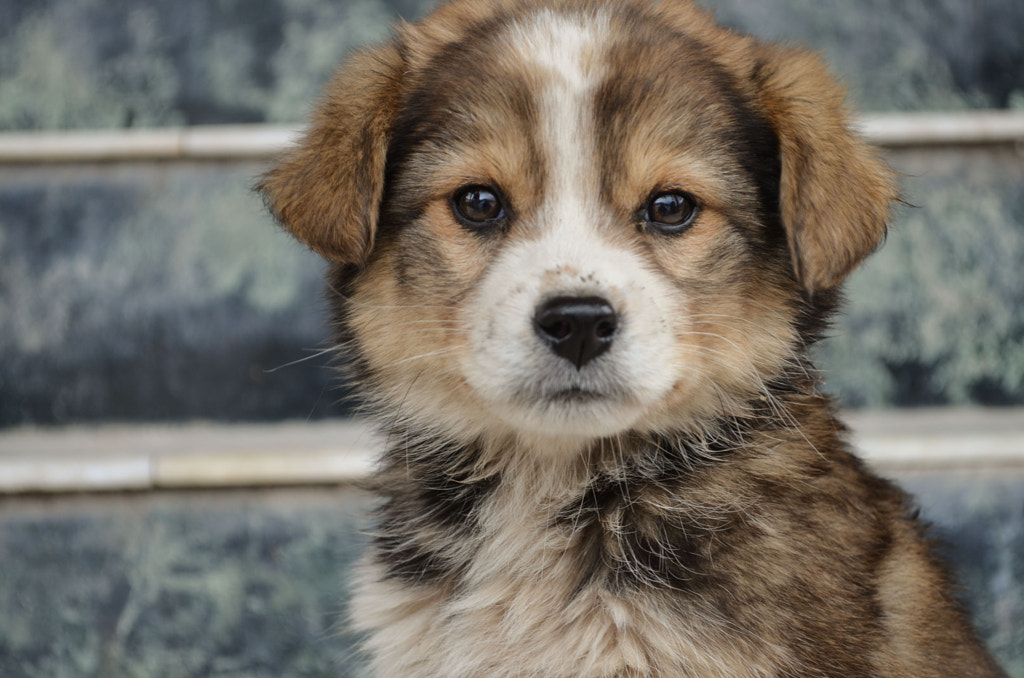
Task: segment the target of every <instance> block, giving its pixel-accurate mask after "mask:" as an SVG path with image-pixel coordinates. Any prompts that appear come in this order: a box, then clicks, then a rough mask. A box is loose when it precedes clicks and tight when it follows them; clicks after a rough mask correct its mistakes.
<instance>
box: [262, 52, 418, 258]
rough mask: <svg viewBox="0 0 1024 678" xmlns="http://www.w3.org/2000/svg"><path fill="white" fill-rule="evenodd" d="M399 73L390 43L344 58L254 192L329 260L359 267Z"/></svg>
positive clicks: (373, 223)
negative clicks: (296, 139) (291, 144)
mask: <svg viewBox="0 0 1024 678" xmlns="http://www.w3.org/2000/svg"><path fill="white" fill-rule="evenodd" d="M403 70H404V68H403V60H402V56H401V53H400V52H399V50H398V48H397V46H395V45H394V44H392V43H389V44H386V45H384V46H381V47H378V48H375V49H374V50H372V51H366V52H361V53H359V54H357V55H355V56H354V57H353V58H351V59H350V60H349V62H348V63H347V64H346V65H345V67H344V68H342V69H341V70H340V71H339V72H338V74H337V75H335V76H334V79H333V80H332V81H331V82H330V83H329V85H328V86H327V89H326V92H325V94H324V96H323V99H322V100H321V102H320V105H319V106H318V107H317V109H316V111H315V112H314V114H313V119H312V121H311V124H310V127H309V129H308V130H307V131H306V132H305V135H304V136H303V138H302V140H301V142H300V143H299V145H298V146H297V147H296V148H295V149H294V150H292V151H290V152H289V153H288V154H287V155H286V156H285V157H284V159H283V161H282V162H281V164H280V165H278V166H277V167H275V168H274V169H272V170H271V171H269V172H268V173H267V174H265V175H264V176H263V177H262V179H261V181H260V182H259V184H257V186H256V189H257V190H258V191H260V192H261V193H262V194H263V199H264V202H265V203H266V205H267V207H268V208H269V209H270V212H271V213H272V214H273V215H274V217H275V218H276V219H277V220H278V221H279V222H280V223H281V225H283V226H284V227H285V228H287V229H288V230H289V231H291V232H292V234H293V235H295V237H296V238H298V239H299V240H301V241H302V242H303V243H305V244H306V245H308V246H309V247H310V248H311V249H312V250H314V251H315V252H317V253H318V254H320V255H321V256H323V257H325V258H327V259H330V260H331V261H336V262H339V263H342V264H351V265H355V266H362V265H363V264H365V263H366V259H367V257H368V256H369V253H370V250H371V249H372V247H373V241H374V236H375V233H376V230H377V219H378V213H379V211H380V203H381V198H382V195H383V192H384V164H385V160H386V157H387V151H388V139H389V137H390V135H391V128H392V125H393V123H394V121H395V117H396V115H397V111H398V106H399V99H400V94H401V79H402V73H403Z"/></svg>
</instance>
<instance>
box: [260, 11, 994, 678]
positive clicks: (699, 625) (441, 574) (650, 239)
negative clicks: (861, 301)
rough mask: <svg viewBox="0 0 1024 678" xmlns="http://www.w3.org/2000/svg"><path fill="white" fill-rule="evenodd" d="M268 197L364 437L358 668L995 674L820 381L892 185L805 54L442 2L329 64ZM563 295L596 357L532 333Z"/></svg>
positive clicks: (907, 514) (597, 677)
mask: <svg viewBox="0 0 1024 678" xmlns="http://www.w3.org/2000/svg"><path fill="white" fill-rule="evenodd" d="M472 187H477V188H479V187H484V188H486V189H487V190H489V191H493V192H494V193H495V194H496V195H497V197H496V199H497V200H499V201H500V203H501V205H502V206H503V210H502V212H501V215H500V216H499V217H494V218H493V219H492V220H490V221H487V222H486V223H484V222H474V221H473V220H472V219H467V217H466V216H465V215H464V214H461V213H460V212H459V210H460V209H461V208H460V207H459V204H458V199H459V196H460V195H462V193H461V192H462V191H464V190H467V189H468V188H472ZM260 188H261V190H262V191H263V193H264V195H265V197H266V200H267V203H268V205H269V207H270V209H271V210H272V211H273V213H274V214H275V215H276V216H277V218H278V219H279V220H280V221H281V223H282V224H283V225H284V226H285V227H286V228H287V229H289V230H290V231H291V232H292V233H293V234H294V235H295V236H296V237H297V238H298V239H300V240H301V241H303V242H305V243H306V244H308V245H309V246H310V247H311V248H313V249H314V250H316V251H317V252H319V253H320V254H322V255H324V256H325V257H326V258H328V259H329V260H330V261H332V262H333V266H332V271H331V274H330V277H331V283H330V289H331V294H332V296H331V299H332V302H333V304H334V306H335V310H336V314H337V325H338V342H339V346H341V347H343V348H345V349H346V351H347V353H346V355H347V356H348V360H349V363H350V364H349V368H350V371H352V372H353V376H354V377H355V379H356V381H357V382H358V385H359V387H360V388H361V393H362V395H363V396H364V398H365V400H366V403H367V408H368V409H369V410H370V411H371V412H374V413H376V414H377V415H378V417H379V420H380V422H381V427H382V429H383V432H384V434H385V437H386V439H387V441H388V444H387V449H386V450H385V451H384V454H383V456H382V460H381V467H380V470H379V473H378V474H377V477H376V480H375V487H376V489H377V491H378V492H379V493H380V495H381V498H382V505H381V508H380V511H379V527H378V529H377V533H376V534H375V536H374V542H373V546H372V548H371V549H370V551H369V552H368V554H367V555H366V557H365V558H364V560H363V562H362V565H361V566H360V570H359V572H360V574H359V582H358V584H357V587H356V593H355V596H354V599H353V603H352V619H353V624H354V626H355V627H356V628H357V629H359V630H361V631H363V632H365V633H366V636H367V641H366V648H367V650H368V652H369V654H370V656H371V662H372V666H373V670H374V673H375V675H377V676H381V677H388V678H419V677H422V678H427V677H441V676H444V677H448V678H479V677H482V676H487V677H489V678H527V677H544V678H627V677H629V678H634V677H635V678H641V677H643V678H663V677H664V678H668V677H685V678H698V677H700V678H727V677H728V678H735V677H755V676H756V677H762V676H764V677H767V676H808V677H811V676H816V677H824V676H833V677H836V678H838V677H844V678H845V677H848V676H878V677H883V676H884V677H893V678H895V677H906V678H910V677H911V676H913V677H915V678H920V677H935V678H938V677H940V676H948V675H958V676H978V677H982V676H988V677H992V676H999V675H1002V674H1001V673H1000V672H999V669H998V667H996V666H995V664H994V663H993V662H992V660H991V659H990V658H988V656H987V654H986V653H985V650H984V649H983V647H982V645H981V644H980V642H979V641H978V640H977V639H976V637H975V636H974V634H973V632H972V631H971V629H970V627H969V624H968V623H967V621H966V619H965V617H964V614H963V612H962V611H961V610H960V608H959V607H958V605H957V603H956V601H955V599H954V598H953V596H952V594H951V590H950V585H949V581H948V577H947V575H946V574H945V572H944V570H943V569H942V567H941V565H940V564H938V563H937V561H936V560H935V558H934V557H933V556H932V555H931V553H930V550H929V549H930V547H929V544H928V541H927V538H926V536H925V535H924V530H923V528H922V527H921V526H920V525H918V523H917V522H916V519H915V518H914V517H913V513H912V509H911V507H910V504H909V501H908V499H907V497H906V496H905V495H903V493H902V492H901V491H900V490H898V489H897V488H895V487H894V486H892V485H891V484H889V483H887V482H885V481H883V480H881V479H879V478H877V477H875V476H873V475H872V474H871V473H869V472H868V471H867V470H866V469H865V468H864V467H863V466H862V464H861V463H860V462H859V461H858V459H857V458H856V457H855V456H854V455H853V454H852V453H851V452H850V451H849V450H848V447H847V444H846V441H845V437H846V436H845V429H844V428H843V427H842V424H841V423H839V422H838V420H837V419H836V417H835V415H834V412H833V407H832V405H831V403H830V401H829V400H828V398H827V397H826V396H824V395H822V394H820V393H819V392H818V390H817V386H818V384H817V379H816V376H815V373H814V369H813V366H812V365H811V362H810V359H809V357H808V355H807V351H808V347H809V345H811V344H813V342H814V341H815V340H816V339H817V337H818V335H819V333H820V332H821V330H822V328H823V327H824V324H825V323H826V322H827V319H828V316H829V314H830V313H832V312H833V310H834V308H835V306H836V304H837V303H838V293H837V287H838V285H839V283H840V282H841V281H842V280H843V278H844V277H845V276H846V275H847V274H848V273H849V272H850V271H851V270H852V269H853V268H854V267H855V266H856V265H857V264H858V263H859V262H860V261H861V260H862V259H863V258H864V257H865V256H867V255H868V254H869V253H870V252H871V251H872V250H873V249H874V248H875V247H876V246H877V245H878V244H879V243H880V241H881V240H882V238H883V235H884V232H885V222H886V218H887V215H888V211H889V207H890V204H891V202H892V201H893V200H894V198H895V195H896V194H895V188H894V186H893V183H892V173H891V172H890V170H889V169H888V168H887V167H885V165H884V164H883V163H881V162H880V161H879V160H878V159H877V158H876V157H875V155H874V152H873V151H872V150H871V149H870V148H869V147H868V146H866V145H865V144H864V143H863V142H862V141H861V140H860V139H859V138H858V137H857V136H856V135H855V134H853V133H852V132H851V131H850V129H849V121H848V118H847V113H846V110H845V104H844V102H843V94H842V91H841V89H840V88H839V87H838V86H837V85H836V84H835V83H834V81H833V80H832V79H831V77H830V76H829V75H828V74H827V73H826V71H825V69H824V67H823V65H822V63H821V61H820V59H818V58H817V57H815V56H813V55H810V54H808V53H806V52H803V51H800V50H795V49H789V48H779V47H775V46H770V45H764V44H762V43H759V42H757V41H755V40H753V39H751V38H748V37H744V36H740V35H736V34H734V33H732V32H730V31H727V30H725V29H723V28H720V27H718V26H716V25H715V24H714V23H713V21H712V20H711V18H710V16H709V15H708V14H707V13H705V12H703V11H701V10H699V9H698V8H696V7H695V6H694V5H692V4H691V3H690V2H688V1H687V0H663V1H662V2H660V3H650V2H646V1H645V0H527V1H525V2H522V1H519V2H513V1H512V0H456V1H455V2H451V3H449V4H445V5H442V6H441V7H440V8H438V10H436V11H435V12H434V13H433V14H432V15H430V16H429V17H427V18H426V19H425V20H424V21H423V22H421V23H419V24H416V25H402V26H400V27H399V28H398V29H397V30H396V33H395V37H394V38H393V39H392V40H391V41H390V42H388V43H386V44H384V45H383V46H380V47H377V48H373V49H371V50H370V51H367V52H363V53H360V54H359V55H357V56H356V57H354V58H353V59H352V60H351V61H350V63H349V64H348V65H347V66H345V67H344V68H343V69H342V70H341V71H339V73H338V75H337V76H336V77H335V79H334V81H333V82H332V83H331V84H330V85H329V86H328V89H327V94H326V95H325V98H324V100H323V102H322V103H321V106H320V108H319V109H318V112H317V113H316V114H315V116H314V118H313V120H312V124H311V127H310V129H309V131H308V132H307V134H306V136H305V138H304V140H303V142H302V143H301V144H300V145H299V146H298V148H296V149H295V150H294V151H293V152H292V153H291V154H290V155H289V156H288V157H286V158H285V159H284V160H283V162H282V164H281V165H280V166H279V167H277V168H276V169H274V170H272V171H271V172H270V173H269V174H267V175H266V177H265V178H264V180H263V182H262V184H261V186H260ZM666 192H668V193H673V192H674V193H675V194H679V193H680V192H682V193H685V194H686V195H687V196H689V198H688V200H692V201H695V203H694V204H696V205H697V210H698V211H697V212H696V213H695V215H696V216H695V217H694V219H693V220H692V223H690V222H688V223H687V224H686V225H685V226H682V227H680V228H679V229H676V230H672V229H666V228H664V227H665V224H663V223H660V222H657V221H656V220H654V219H653V218H652V217H651V214H652V212H651V209H652V208H651V206H652V205H653V204H654V202H653V201H654V200H655V198H656V196H659V195H663V194H665V193H666ZM560 298H570V299H572V300H576V301H580V300H592V299H598V300H599V301H600V302H601V303H602V304H605V305H606V306H607V308H608V309H609V310H610V312H611V313H612V317H613V318H614V321H615V326H614V333H613V334H611V335H609V336H611V338H610V339H608V342H609V344H608V346H606V347H605V348H606V349H607V350H606V351H605V352H603V353H599V354H596V357H588V358H586V360H584V359H583V358H582V357H581V358H579V361H580V362H575V363H574V362H572V361H573V360H574V359H575V354H573V355H569V354H567V353H566V354H558V355H556V350H555V348H553V345H551V344H550V342H549V339H550V337H548V338H545V337H546V335H545V334H544V332H546V331H547V330H544V329H543V328H542V323H541V320H540V318H541V309H542V308H544V307H546V305H547V304H548V303H549V302H551V301H552V300H558V299H560ZM580 303H582V302H580ZM609 346H610V348H609ZM580 355H581V356H582V354H580Z"/></svg>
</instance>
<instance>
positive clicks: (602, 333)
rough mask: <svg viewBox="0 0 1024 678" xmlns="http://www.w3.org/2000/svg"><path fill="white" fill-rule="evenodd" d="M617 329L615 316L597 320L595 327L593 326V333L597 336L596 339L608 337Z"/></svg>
mask: <svg viewBox="0 0 1024 678" xmlns="http://www.w3.org/2000/svg"><path fill="white" fill-rule="evenodd" d="M618 329H619V325H618V323H616V322H615V318H614V317H613V318H610V319H607V320H602V321H601V322H599V323H598V324H597V327H596V328H594V335H595V336H597V338H598V339H610V338H611V337H612V335H614V334H615V332H616V331H617V330H618Z"/></svg>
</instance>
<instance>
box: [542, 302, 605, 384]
mask: <svg viewBox="0 0 1024 678" xmlns="http://www.w3.org/2000/svg"><path fill="white" fill-rule="evenodd" d="M533 328H534V330H536V332H537V335H538V336H539V337H540V338H541V339H543V340H544V341H545V342H546V343H547V344H548V346H550V347H551V350H552V351H554V352H555V354H556V355H558V356H561V357H562V358H565V359H566V360H568V361H569V362H571V363H572V364H573V365H575V366H576V369H579V368H581V367H583V366H584V365H586V364H587V363H588V362H590V361H591V360H593V359H594V358H596V357H597V356H599V355H601V354H602V353H604V352H605V351H607V350H608V348H609V347H610V346H611V345H612V340H613V339H614V338H615V333H616V331H617V330H618V329H619V321H618V318H616V316H615V309H613V308H612V306H611V304H609V303H608V302H607V301H605V300H604V299H602V298H601V297H555V298H554V299H549V300H548V301H545V302H544V303H543V304H541V305H540V306H538V307H537V311H536V312H535V313H534V315H533Z"/></svg>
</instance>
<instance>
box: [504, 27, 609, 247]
mask: <svg viewBox="0 0 1024 678" xmlns="http://www.w3.org/2000/svg"><path fill="white" fill-rule="evenodd" d="M608 33H609V26H608V20H607V18H606V17H604V16H602V15H597V16H587V17H583V16H572V15H563V14H557V13H555V12H553V11H550V10H545V11H541V12H538V13H536V14H534V15H532V16H531V17H530V18H529V19H527V20H525V21H523V22H521V23H519V24H517V25H516V26H515V27H514V28H513V29H512V35H511V39H512V40H511V41H512V44H513V45H514V46H515V48H516V49H517V50H518V52H519V58H521V59H522V61H523V63H524V64H525V65H527V67H529V68H532V69H534V70H536V71H537V72H538V73H539V74H540V75H541V77H542V82H543V88H542V90H541V91H539V92H538V93H537V97H538V105H539V109H540V112H541V116H540V119H541V121H542V123H541V124H542V126H541V129H540V130H539V133H540V139H538V141H539V142H540V144H541V147H542V148H543V150H544V156H545V159H546V161H547V168H546V169H547V177H548V185H547V186H546V187H545V188H546V191H545V192H546V195H547V198H548V200H547V201H546V204H545V208H546V209H547V210H548V214H549V216H550V217H552V218H553V219H552V222H549V225H551V226H558V227H566V226H569V225H570V224H572V223H573V221H574V219H573V216H574V215H573V212H574V211H575V210H576V209H577V208H579V207H581V206H582V205H579V204H578V203H580V202H586V203H590V206H591V207H594V206H595V204H596V201H597V191H598V187H599V185H600V184H599V181H598V177H597V171H596V167H597V163H596V157H595V147H594V140H593V131H594V125H593V119H594V106H593V98H594V91H595V89H596V87H597V85H598V84H599V83H600V81H601V78H602V76H603V60H602V58H601V54H600V52H601V50H602V45H604V44H606V43H607V37H608ZM583 214H584V213H581V212H577V213H576V214H575V220H578V219H579V218H580V217H581V216H583ZM595 216H596V215H595ZM567 219H568V221H567Z"/></svg>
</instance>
